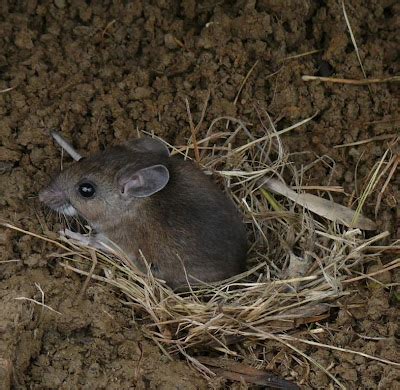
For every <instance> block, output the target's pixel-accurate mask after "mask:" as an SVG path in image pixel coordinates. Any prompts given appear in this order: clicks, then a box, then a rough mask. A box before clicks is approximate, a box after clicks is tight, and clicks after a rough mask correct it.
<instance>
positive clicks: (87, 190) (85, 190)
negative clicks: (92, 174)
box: [78, 183, 96, 198]
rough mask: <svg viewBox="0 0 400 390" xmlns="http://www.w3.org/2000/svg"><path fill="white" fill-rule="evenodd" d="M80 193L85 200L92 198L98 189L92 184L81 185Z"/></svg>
mask: <svg viewBox="0 0 400 390" xmlns="http://www.w3.org/2000/svg"><path fill="white" fill-rule="evenodd" d="M78 191H79V193H80V194H81V196H83V197H84V198H91V197H92V196H93V195H94V194H95V193H96V189H95V188H94V185H93V184H92V183H81V184H79V187H78Z"/></svg>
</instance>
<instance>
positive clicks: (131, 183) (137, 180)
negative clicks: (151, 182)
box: [122, 175, 143, 195]
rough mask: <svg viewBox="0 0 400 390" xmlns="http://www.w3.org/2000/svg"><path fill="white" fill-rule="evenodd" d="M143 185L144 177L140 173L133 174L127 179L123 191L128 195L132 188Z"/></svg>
mask: <svg viewBox="0 0 400 390" xmlns="http://www.w3.org/2000/svg"><path fill="white" fill-rule="evenodd" d="M142 185H143V178H142V177H141V176H140V175H133V176H131V177H130V178H129V179H127V180H125V183H124V187H123V188H122V193H123V194H124V195H127V193H128V191H129V190H130V189H131V188H139V187H141V186H142Z"/></svg>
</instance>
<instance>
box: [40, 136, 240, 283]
mask: <svg viewBox="0 0 400 390" xmlns="http://www.w3.org/2000/svg"><path fill="white" fill-rule="evenodd" d="M157 164H162V165H164V166H165V167H167V168H168V171H169V174H170V179H169V182H168V184H167V185H166V187H164V188H163V189H162V190H160V191H159V192H157V193H155V194H154V195H151V196H149V197H147V198H134V197H129V198H124V197H123V196H122V195H121V189H120V188H119V187H118V177H120V176H121V174H122V173H123V172H124V169H126V167H130V169H132V166H133V167H134V168H135V169H138V170H139V169H142V168H145V167H149V166H152V165H157ZM82 180H90V181H91V182H92V183H94V184H95V185H96V189H97V191H96V196H95V197H94V198H93V199H85V198H82V197H80V196H79V193H78V192H77V185H78V183H79V182H82ZM60 193H62V194H63V195H62V196H63V197H64V198H65V199H64V200H65V202H68V203H69V204H71V205H72V206H73V207H74V208H75V209H76V210H77V212H78V213H79V214H80V215H81V216H83V217H84V218H85V219H86V220H87V221H88V222H89V223H90V224H91V225H92V226H93V227H94V228H95V229H96V230H97V231H98V232H99V233H102V234H104V235H105V236H107V237H108V238H109V239H111V240H112V241H114V242H115V243H116V244H117V245H119V246H120V247H121V248H122V249H123V250H124V252H125V253H126V254H128V255H129V256H130V257H131V258H132V259H136V262H137V265H138V266H139V267H141V268H143V265H142V264H140V261H139V260H137V259H139V258H140V257H139V249H140V250H141V251H142V252H143V254H144V256H145V257H146V260H147V261H148V262H150V263H151V264H152V265H153V272H154V274H155V276H158V277H160V278H162V279H164V280H166V281H167V283H168V284H169V285H170V286H171V287H178V286H182V285H185V284H186V277H185V272H184V269H183V266H184V267H185V270H186V272H187V274H188V275H189V281H190V282H191V283H193V282H195V280H196V279H199V280H202V281H204V282H213V281H217V280H221V279H225V278H228V277H231V276H233V275H235V274H237V273H240V272H242V271H243V270H244V268H245V258H246V251H247V242H246V232H245V228H244V225H243V223H242V221H241V219H240V217H239V215H238V212H237V210H236V209H235V207H234V206H233V204H232V202H231V201H230V200H229V199H228V198H227V197H226V196H225V195H224V194H223V193H222V191H220V190H219V189H218V188H217V186H216V185H215V184H214V183H213V182H212V181H211V180H210V178H208V177H207V176H206V175H204V174H203V173H202V172H201V171H200V170H199V169H198V168H197V167H196V166H195V165H194V164H193V163H191V162H189V161H183V160H181V159H179V158H176V157H168V156H167V155H166V154H164V153H161V152H158V151H157V150H150V151H149V150H142V151H141V150H140V145H139V146H138V145H137V144H136V142H135V141H131V142H129V143H127V144H126V145H123V146H118V147H115V148H112V149H109V150H108V151H106V152H103V153H100V154H98V155H95V156H93V157H90V158H88V159H84V160H81V161H79V162H76V163H74V164H72V165H71V166H70V167H69V168H67V169H66V170H65V171H63V172H61V173H60V175H59V176H58V177H56V178H55V180H54V181H53V182H52V184H51V185H50V187H49V188H48V189H47V190H46V191H44V192H43V193H42V195H41V197H42V199H43V201H44V202H45V203H47V204H48V205H49V206H50V207H52V205H53V208H54V205H55V204H59V203H60V199H59V198H60V195H59V194H60ZM46 194H47V198H46V196H45V195H46ZM49 194H53V195H52V196H53V199H50V198H51V196H50V195H49ZM54 194H57V195H54ZM61 203H62V202H61ZM56 207H58V206H56Z"/></svg>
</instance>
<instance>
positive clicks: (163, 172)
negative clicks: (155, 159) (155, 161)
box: [118, 165, 169, 198]
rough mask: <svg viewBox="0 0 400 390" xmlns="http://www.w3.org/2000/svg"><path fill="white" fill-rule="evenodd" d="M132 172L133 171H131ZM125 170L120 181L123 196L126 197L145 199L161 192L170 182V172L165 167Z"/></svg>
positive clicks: (154, 166)
mask: <svg viewBox="0 0 400 390" xmlns="http://www.w3.org/2000/svg"><path fill="white" fill-rule="evenodd" d="M130 168H131V169H132V171H131V169H130ZM133 169H134V167H133V166H132V167H129V166H128V167H127V168H125V170H124V172H123V173H122V175H121V176H120V177H119V179H118V184H119V187H120V188H121V192H122V195H123V196H125V197H130V196H133V197H135V198H145V197H147V196H151V195H153V194H155V193H156V192H158V191H161V190H162V189H163V188H164V187H165V186H166V185H167V183H168V181H169V171H168V169H167V168H166V167H165V166H164V165H153V166H151V167H148V168H143V169H139V170H133Z"/></svg>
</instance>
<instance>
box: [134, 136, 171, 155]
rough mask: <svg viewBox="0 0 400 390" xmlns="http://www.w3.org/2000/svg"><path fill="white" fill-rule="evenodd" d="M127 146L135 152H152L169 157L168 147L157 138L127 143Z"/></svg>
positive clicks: (145, 138) (138, 139) (139, 139)
mask: <svg viewBox="0 0 400 390" xmlns="http://www.w3.org/2000/svg"><path fill="white" fill-rule="evenodd" d="M126 146H127V147H128V148H129V149H131V150H133V151H135V152H150V153H156V154H160V155H162V156H165V157H169V150H168V148H167V147H166V145H165V144H164V143H163V142H161V141H159V140H158V139H155V138H150V137H144V138H137V139H134V140H131V141H128V142H127V143H126Z"/></svg>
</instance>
